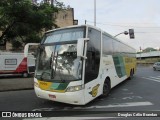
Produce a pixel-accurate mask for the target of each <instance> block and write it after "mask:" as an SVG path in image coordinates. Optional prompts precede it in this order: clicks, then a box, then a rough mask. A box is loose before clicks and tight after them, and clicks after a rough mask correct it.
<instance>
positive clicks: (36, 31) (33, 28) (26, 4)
mask: <svg viewBox="0 0 160 120" xmlns="http://www.w3.org/2000/svg"><path fill="white" fill-rule="evenodd" d="M55 4H56V5H55V6H51V5H50V4H49V3H45V2H41V3H40V4H39V5H37V4H33V3H32V2H31V0H0V31H2V35H1V36H0V42H2V41H4V43H6V41H10V42H11V43H12V45H13V47H16V48H17V47H21V46H22V43H24V44H25V43H28V42H40V37H41V34H42V31H44V30H48V29H51V28H52V27H55V28H56V27H58V26H57V25H56V24H55V20H54V18H53V14H54V13H55V12H58V10H60V9H62V6H63V4H61V3H59V2H56V3H55Z"/></svg>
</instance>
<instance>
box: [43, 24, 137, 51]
mask: <svg viewBox="0 0 160 120" xmlns="http://www.w3.org/2000/svg"><path fill="white" fill-rule="evenodd" d="M76 27H90V28H93V29H96V30H98V31H101V32H102V33H105V34H107V36H108V37H111V38H113V39H114V40H116V41H119V42H121V43H123V44H125V45H126V46H128V47H130V48H133V47H131V46H130V45H128V44H127V43H125V42H122V41H121V40H119V39H117V38H115V37H114V36H112V35H111V34H109V33H107V32H105V31H104V30H102V29H101V28H98V27H96V26H93V25H88V24H86V25H72V26H67V27H61V28H55V29H52V30H49V31H46V33H50V32H53V31H57V30H62V29H68V28H76ZM46 33H45V34H46ZM133 49H134V50H135V48H133Z"/></svg>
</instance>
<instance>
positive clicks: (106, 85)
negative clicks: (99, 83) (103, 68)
mask: <svg viewBox="0 0 160 120" xmlns="http://www.w3.org/2000/svg"><path fill="white" fill-rule="evenodd" d="M110 90H111V81H110V78H109V77H106V79H105V80H104V83H103V88H102V97H107V96H108V94H109V92H110Z"/></svg>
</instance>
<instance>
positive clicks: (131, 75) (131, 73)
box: [129, 70, 134, 80]
mask: <svg viewBox="0 0 160 120" xmlns="http://www.w3.org/2000/svg"><path fill="white" fill-rule="evenodd" d="M133 74H134V72H133V70H131V71H130V76H129V80H131V79H132V78H133Z"/></svg>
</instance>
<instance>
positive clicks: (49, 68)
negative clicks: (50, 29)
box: [36, 43, 82, 81]
mask: <svg viewBox="0 0 160 120" xmlns="http://www.w3.org/2000/svg"><path fill="white" fill-rule="evenodd" d="M81 77H82V61H81V59H80V58H79V57H77V43H72V44H71V43H70V44H60V45H50V46H41V48H39V55H38V61H37V68H36V78H37V79H41V80H49V81H56V80H58V81H67V80H68V81H73V80H80V79H81Z"/></svg>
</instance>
